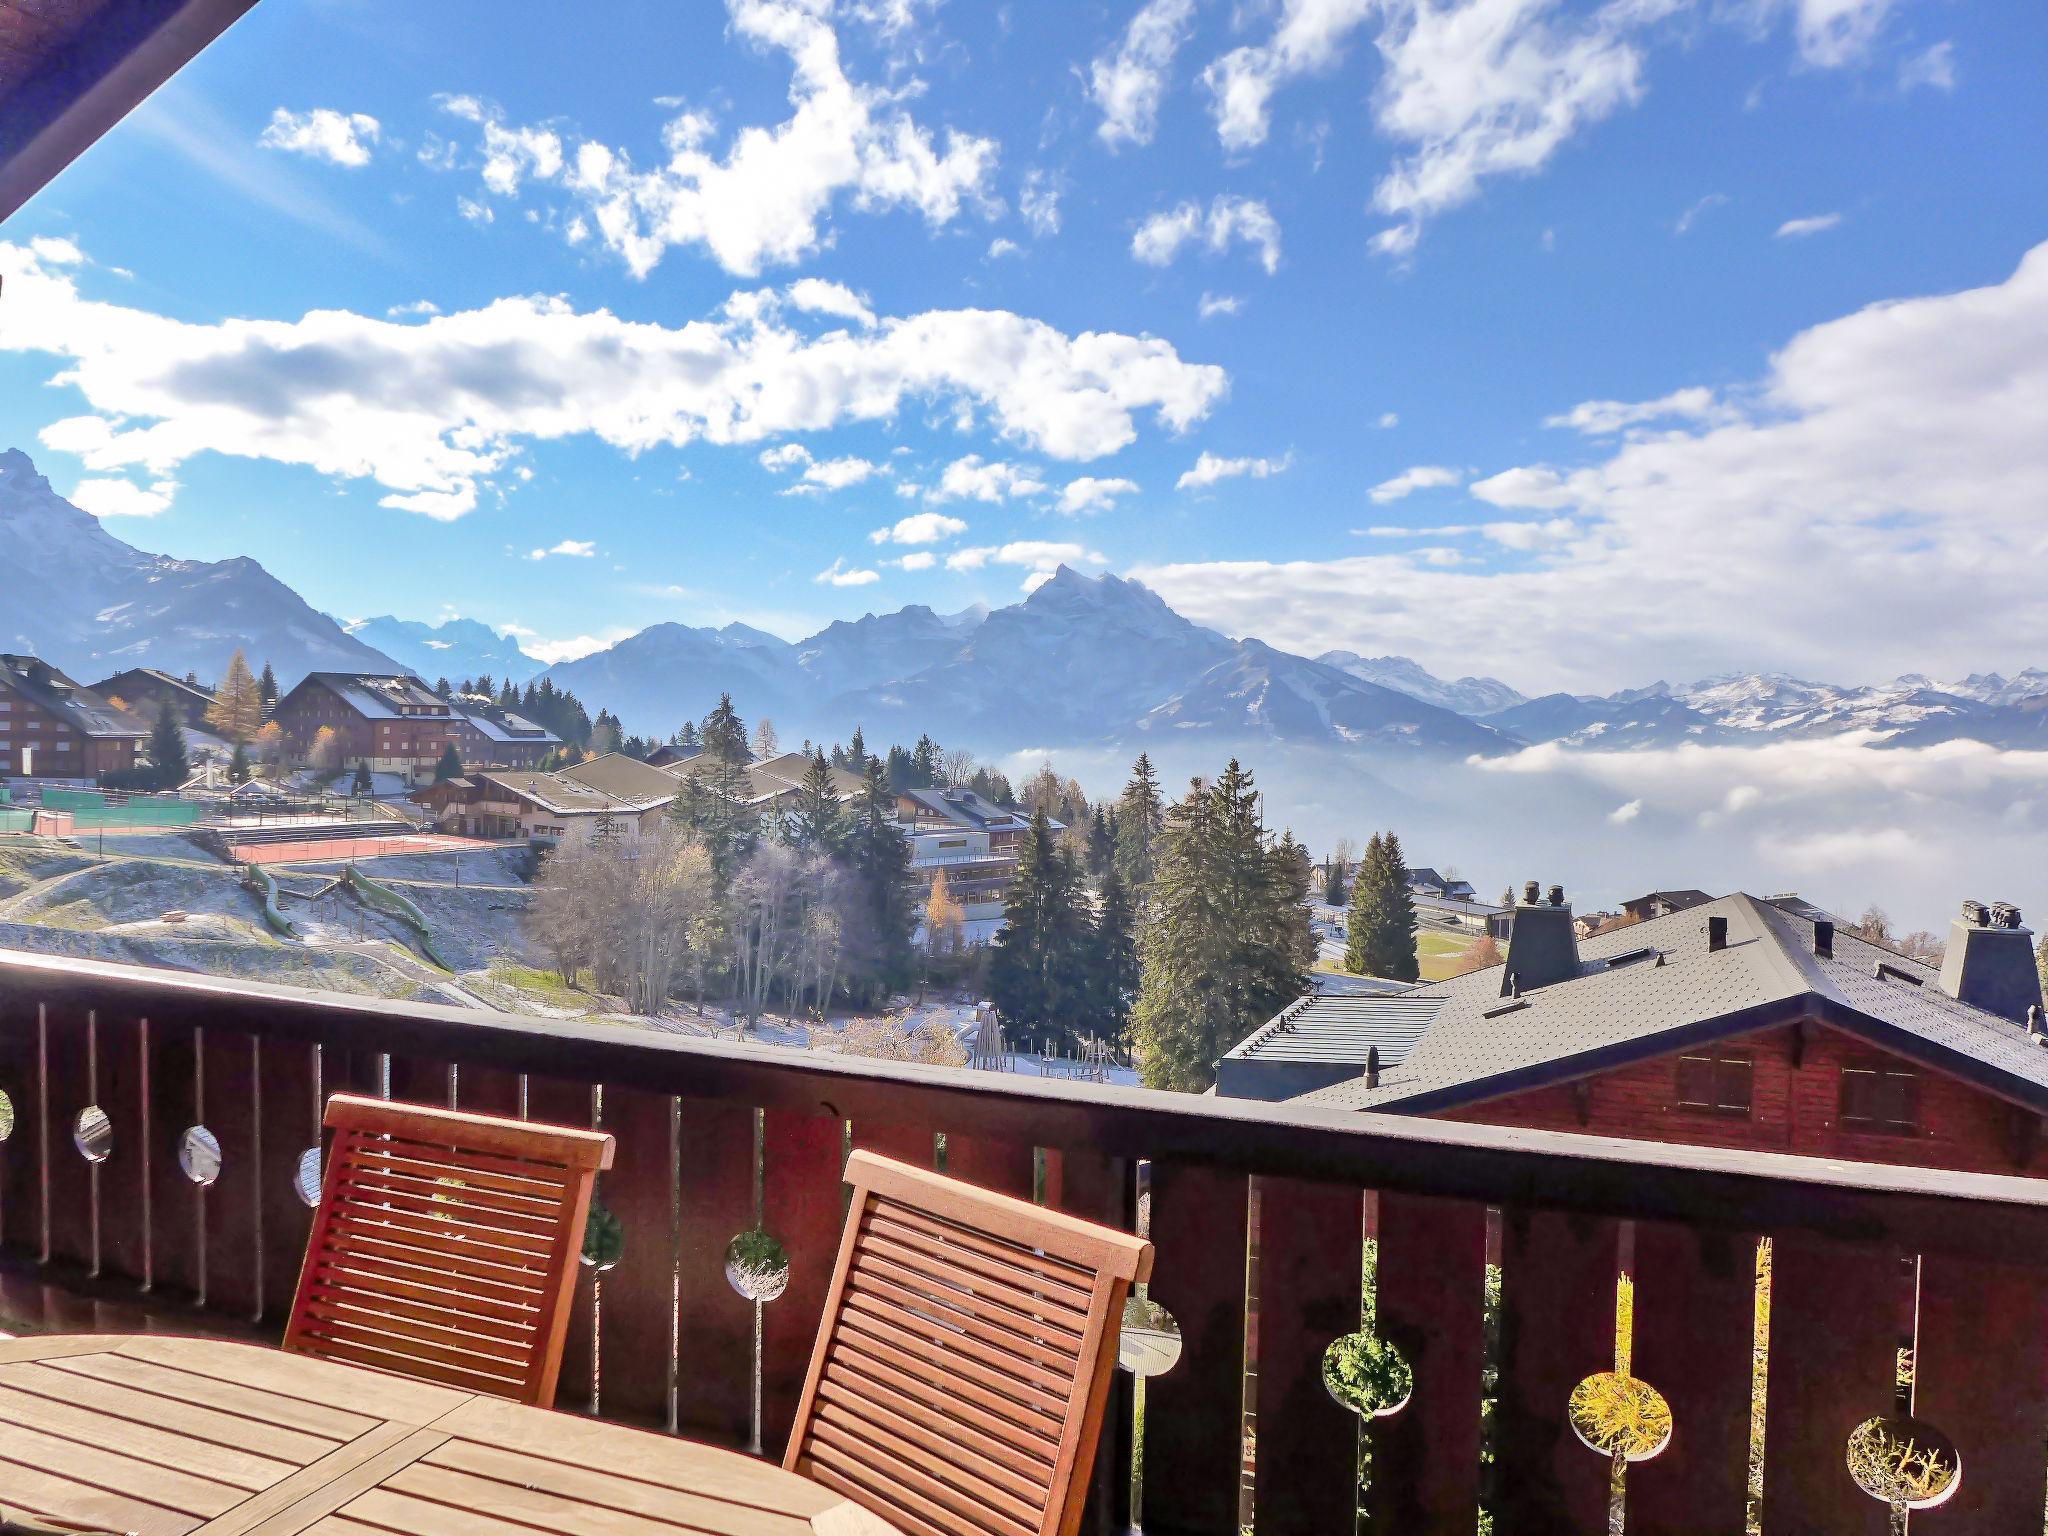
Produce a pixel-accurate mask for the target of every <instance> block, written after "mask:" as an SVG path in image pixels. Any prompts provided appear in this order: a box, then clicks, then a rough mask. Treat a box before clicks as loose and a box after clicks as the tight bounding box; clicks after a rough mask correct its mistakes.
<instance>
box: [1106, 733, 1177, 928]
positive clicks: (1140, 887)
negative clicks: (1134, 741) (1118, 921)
mask: <svg viewBox="0 0 2048 1536" xmlns="http://www.w3.org/2000/svg"><path fill="white" fill-rule="evenodd" d="M1164 823H1165V807H1164V803H1163V802H1162V801H1161V799H1160V796H1159V776H1158V775H1157V774H1156V773H1154V772H1153V771H1152V759H1151V758H1150V757H1149V756H1148V755H1147V754H1145V753H1143V752H1140V753H1139V754H1138V760H1137V761H1136V762H1135V763H1133V764H1131V781H1130V783H1128V784H1126V785H1125V786H1124V792H1123V794H1122V795H1121V796H1120V797H1119V798H1118V800H1117V803H1116V872H1117V874H1118V875H1119V876H1121V877H1122V879H1123V882H1124V888H1125V889H1126V890H1128V891H1129V892H1130V893H1131V896H1132V898H1133V899H1134V900H1137V901H1143V900H1144V898H1145V893H1146V891H1147V889H1148V888H1149V887H1150V886H1151V884H1152V872H1153V862H1154V850H1155V848H1156V845H1157V843H1158V841H1159V833H1160V829H1161V827H1162V826H1163V825H1164Z"/></svg>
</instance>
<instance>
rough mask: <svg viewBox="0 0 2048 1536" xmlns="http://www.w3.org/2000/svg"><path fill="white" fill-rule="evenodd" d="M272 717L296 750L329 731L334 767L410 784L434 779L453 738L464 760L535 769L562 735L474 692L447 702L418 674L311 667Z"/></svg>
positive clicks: (305, 748) (280, 700)
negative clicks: (362, 769)
mask: <svg viewBox="0 0 2048 1536" xmlns="http://www.w3.org/2000/svg"><path fill="white" fill-rule="evenodd" d="M271 718H272V719H273V720H275V721H277V723H278V725H279V726H280V727H281V728H282V729H283V731H284V733H285V737H286V739H288V740H289V741H290V742H291V743H292V745H293V746H294V747H295V748H296V749H297V750H298V751H300V752H305V751H308V750H310V749H311V747H312V745H313V741H314V739H315V738H316V737H317V736H318V735H319V733H320V731H321V729H322V728H323V727H326V728H329V729H331V730H333V731H334V733H335V738H336V753H337V755H336V761H335V766H336V767H337V768H342V767H350V766H353V765H355V764H357V763H364V764H367V765H368V766H369V769H370V771H371V772H372V773H388V774H396V775H397V776H399V777H400V778H402V779H404V780H405V781H406V782H408V783H412V784H420V783H425V782H427V781H429V780H431V779H432V778H433V776H434V772H435V770H436V768H437V767H438V766H439V765H440V762H441V757H442V754H443V753H445V752H446V751H447V750H448V747H449V745H450V744H451V743H452V744H453V745H454V747H455V751H456V755H457V756H459V757H460V758H461V759H462V761H463V763H464V764H465V765H468V764H478V765H482V766H487V767H494V768H537V767H539V766H540V762H541V760H542V759H543V758H545V757H546V756H547V755H548V754H549V753H551V752H553V751H555V750H556V749H557V748H559V747H560V746H561V744H562V743H561V739H560V738H559V737H557V736H555V735H554V734H553V733H552V732H550V731H548V730H545V729H544V728H542V727H541V726H538V725H536V724H534V723H533V722H532V721H531V720H528V719H526V718H525V717H524V716H522V715H519V714H516V713H514V712H513V711H511V710H508V709H502V708H500V707H499V706H498V705H497V704H495V703H493V702H492V701H491V700H488V699H485V698H482V697H481V696H477V697H456V698H452V699H444V698H442V697H441V696H440V695H439V694H437V693H435V692H434V690H433V689H431V688H429V687H428V686H427V685H426V684H425V683H423V682H421V681H420V680H419V679H418V678H416V677H410V676H403V675H398V674H384V673H357V672H312V673H308V674H307V675H306V677H305V678H304V679H303V680H302V681H301V682H300V683H299V685H298V686H297V687H295V688H293V689H292V690H291V692H289V693H287V694H286V695H285V696H284V697H283V698H281V699H279V700H278V701H277V708H276V709H275V710H274V711H272V714H271Z"/></svg>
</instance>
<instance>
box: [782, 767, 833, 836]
mask: <svg viewBox="0 0 2048 1536" xmlns="http://www.w3.org/2000/svg"><path fill="white" fill-rule="evenodd" d="M783 829H784V830H783V835H784V836H785V837H786V838H787V839H788V842H789V845H790V846H791V847H792V848H795V849H798V850H799V851H801V852H805V853H811V852H817V853H822V854H825V855H827V856H828V857H832V856H836V855H837V854H838V853H839V851H840V849H841V848H843V847H844V846H845V845H846V832H847V826H846V810H845V808H844V807H843V806H841V805H840V803H839V795H838V792H837V790H836V789H835V787H834V786H833V783H832V768H831V765H830V764H828V763H827V762H826V761H825V757H824V754H823V753H815V754H813V755H812V757H811V766H810V767H809V768H807V769H806V770H805V771H804V781H803V783H802V784H801V785H800V786H799V787H798V789H797V795H796V805H795V806H794V807H793V808H792V809H791V810H790V813H789V815H788V816H787V817H786V818H784V821H783Z"/></svg>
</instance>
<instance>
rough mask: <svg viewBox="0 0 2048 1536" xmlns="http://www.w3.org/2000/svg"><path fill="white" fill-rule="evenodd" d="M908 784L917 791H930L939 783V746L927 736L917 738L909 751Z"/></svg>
mask: <svg viewBox="0 0 2048 1536" xmlns="http://www.w3.org/2000/svg"><path fill="white" fill-rule="evenodd" d="M910 782H911V784H912V785H913V786H914V787H916V788H918V789H930V788H931V787H932V786H933V785H934V784H936V783H938V782H939V744H938V743H937V742H936V741H933V740H932V739H931V737H930V736H929V735H925V736H920V737H918V738H917V745H916V746H915V747H914V748H912V749H911V753H910Z"/></svg>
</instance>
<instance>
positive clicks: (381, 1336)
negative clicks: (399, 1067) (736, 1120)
mask: <svg viewBox="0 0 2048 1536" xmlns="http://www.w3.org/2000/svg"><path fill="white" fill-rule="evenodd" d="M327 1126H328V1128H329V1129H330V1130H331V1131H333V1133H334V1137H333V1142H332V1145H331V1146H330V1147H329V1149H328V1154H327V1177H326V1182H325V1185H324V1187H323V1192H322V1194H321V1197H320V1208H319V1210H318V1212H317V1213H316V1214H315V1216H314V1218H313V1234H312V1237H311V1238H310V1239H309V1240H308V1242H307V1244H306V1264H305V1268H304V1269H303V1270H302V1271H301V1273H300V1275H299V1293H298V1299H297V1300H296V1301H295V1302H294V1303H293V1306H292V1316H291V1322H290V1324H289V1325H288V1326H287V1328H286V1331H285V1337H284V1347H285V1348H286V1349H289V1350H295V1351H297V1352H299V1353H301V1354H308V1355H319V1356H322V1357H324V1358H327V1359H332V1360H345V1361H348V1362H350V1363H351V1364H354V1365H369V1366H376V1367H379V1368H381V1369H383V1370H388V1371H394V1372H397V1373H398V1374H399V1375H402V1376H413V1377H417V1378H420V1379H422V1380H426V1381H434V1382H440V1383H443V1384H445V1385H448V1386H454V1387H461V1388H464V1389H466V1390H468V1391H472V1392H483V1393H489V1394H491V1395H493V1396H497V1397H508V1398H512V1399H513V1400H515V1401H517V1402H522V1403H529V1404H531V1405H533V1406H534V1407H537V1408H551V1407H553V1406H554V1401H555V1379H556V1377H557V1375H558V1374H559V1373H560V1370H561V1365H562V1340H563V1336H564V1334H565V1333H566V1331H567V1329H568V1326H569V1305H570V1300H571V1297H572V1296H573V1294H574V1292H575V1288H576V1273H577V1267H578V1263H579V1260H580V1259H581V1256H582V1250H583V1226H584V1222H585V1220H586V1218H587V1217H588V1216H589V1214H590V1198H591V1186H592V1185H593V1184H594V1183H595V1182H596V1179H597V1175H598V1173H599V1172H601V1171H602V1170H604V1169H606V1168H609V1167H611V1165H612V1151H613V1143H612V1138H611V1137H609V1136H604V1135H600V1134H598V1133H597V1132H595V1131H580V1130H572V1129H567V1128H564V1127H561V1126H551V1125H529V1124H527V1123H525V1122H523V1121H519V1120H499V1119H493V1118H491V1117H488V1116H485V1115H469V1114H458V1113H456V1112H455V1111H453V1110H446V1109H430V1108H427V1107H425V1106H422V1105H418V1104H394V1103H389V1102H387V1101H385V1100H382V1099H366V1098H358V1097H356V1096H354V1095H351V1094H336V1095H335V1096H334V1097H333V1098H332V1099H330V1100H329V1101H328V1103H327Z"/></svg>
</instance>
